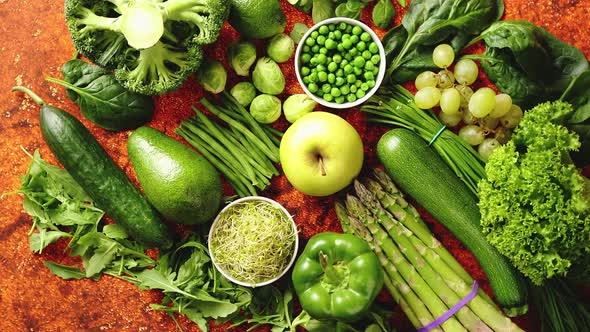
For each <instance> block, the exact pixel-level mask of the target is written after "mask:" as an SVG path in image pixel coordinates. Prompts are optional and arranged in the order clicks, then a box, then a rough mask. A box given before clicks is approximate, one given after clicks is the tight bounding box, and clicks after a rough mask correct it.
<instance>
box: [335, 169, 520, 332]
mask: <svg viewBox="0 0 590 332" xmlns="http://www.w3.org/2000/svg"><path fill="white" fill-rule="evenodd" d="M375 179H376V180H372V179H370V180H368V181H367V182H366V183H367V185H366V186H365V185H363V184H362V183H360V182H359V181H355V184H354V188H355V192H356V196H353V195H348V196H347V198H346V201H345V204H343V203H341V202H339V203H337V204H336V213H337V215H338V219H339V220H340V222H341V224H342V229H343V230H344V231H345V232H348V233H351V234H355V235H357V236H359V237H361V238H363V239H365V240H366V241H367V242H368V243H369V244H370V245H371V246H372V248H373V251H374V252H375V253H376V254H377V256H378V257H379V259H380V261H381V263H382V265H383V268H384V270H385V272H386V276H387V277H386V282H385V285H386V287H387V288H388V290H389V291H390V293H391V295H392V297H393V298H394V300H395V301H397V302H398V303H399V304H400V306H401V308H402V310H404V312H405V313H406V315H407V316H408V318H409V320H410V321H411V322H412V324H413V325H414V326H415V327H417V328H418V327H422V326H425V325H427V324H429V323H431V322H432V321H434V320H435V319H436V318H438V317H441V316H442V315H444V314H445V313H446V312H447V311H448V310H449V309H450V308H452V307H453V306H455V305H456V304H457V303H458V302H460V301H461V300H462V299H463V298H465V297H467V296H468V295H469V294H470V293H471V289H472V285H473V279H472V278H471V276H469V274H468V273H467V272H466V271H465V270H464V269H463V268H462V267H461V265H460V264H459V263H458V262H457V261H456V260H455V259H454V258H453V256H452V255H451V254H450V253H449V252H448V251H447V250H446V249H445V248H444V247H443V246H442V245H441V243H440V242H439V241H438V240H437V239H436V238H435V237H434V236H433V234H432V233H431V232H430V230H429V229H428V227H427V225H426V224H425V223H424V221H423V220H422V219H421V218H420V216H419V214H418V212H417V211H416V209H414V208H413V207H412V206H411V205H410V204H408V202H407V201H406V200H405V199H404V198H403V196H402V194H401V193H400V192H399V190H398V189H397V188H396V187H395V185H394V184H393V182H392V181H391V179H390V178H389V177H388V176H387V175H386V174H385V173H384V172H382V171H375ZM345 205H346V207H345ZM433 331H445V332H454V331H522V330H521V329H520V328H519V327H518V326H517V325H515V324H514V323H512V321H511V320H510V319H509V318H508V317H506V316H504V314H503V313H502V311H501V310H500V309H499V308H498V307H497V306H496V305H495V304H494V302H493V301H492V300H491V299H490V298H489V297H488V296H487V295H486V294H485V293H484V292H483V291H482V290H479V291H478V292H477V294H476V295H475V296H474V297H473V298H472V299H471V300H470V301H469V302H468V303H467V305H465V306H463V307H462V308H461V309H460V310H459V311H457V312H456V313H455V315H454V316H453V317H451V318H449V319H448V320H446V321H444V322H443V323H442V324H441V325H440V326H439V327H437V328H436V329H434V330H433Z"/></svg>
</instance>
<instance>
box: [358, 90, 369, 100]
mask: <svg viewBox="0 0 590 332" xmlns="http://www.w3.org/2000/svg"><path fill="white" fill-rule="evenodd" d="M366 94H367V93H366V92H365V91H363V90H357V92H356V98H357V99H361V98H363V97H364V96H365V95H366Z"/></svg>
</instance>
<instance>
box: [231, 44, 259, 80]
mask: <svg viewBox="0 0 590 332" xmlns="http://www.w3.org/2000/svg"><path fill="white" fill-rule="evenodd" d="M227 57H228V62H229V66H230V67H232V69H233V70H235V72H236V74H238V75H240V76H248V75H249V74H250V67H251V66H252V65H253V64H254V61H256V46H254V44H252V43H251V42H249V41H245V40H239V41H237V42H235V43H233V44H232V45H231V46H230V47H229V50H228V52H227Z"/></svg>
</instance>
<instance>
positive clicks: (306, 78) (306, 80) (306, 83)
mask: <svg viewBox="0 0 590 332" xmlns="http://www.w3.org/2000/svg"><path fill="white" fill-rule="evenodd" d="M303 84H305V85H308V84H309V76H305V77H304V78H303Z"/></svg>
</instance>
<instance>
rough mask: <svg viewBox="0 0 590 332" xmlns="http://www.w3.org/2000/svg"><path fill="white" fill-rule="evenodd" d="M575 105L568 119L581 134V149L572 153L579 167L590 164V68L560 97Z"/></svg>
mask: <svg viewBox="0 0 590 332" xmlns="http://www.w3.org/2000/svg"><path fill="white" fill-rule="evenodd" d="M560 99H561V100H564V101H567V102H569V103H571V104H572V106H573V107H574V113H573V114H572V115H571V117H570V118H569V119H568V120H567V124H566V125H567V127H568V128H569V129H570V130H573V131H575V132H576V133H577V134H578V135H580V143H581V144H582V145H581V146H580V150H579V151H575V152H573V153H572V159H573V160H574V162H575V163H576V164H577V165H578V166H579V167H584V166H586V165H588V164H590V70H587V71H585V72H583V73H582V74H581V75H580V76H578V77H577V78H575V79H574V80H573V81H572V83H571V84H570V86H569V87H568V89H566V91H565V92H564V93H563V95H562V96H561V98H560Z"/></svg>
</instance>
